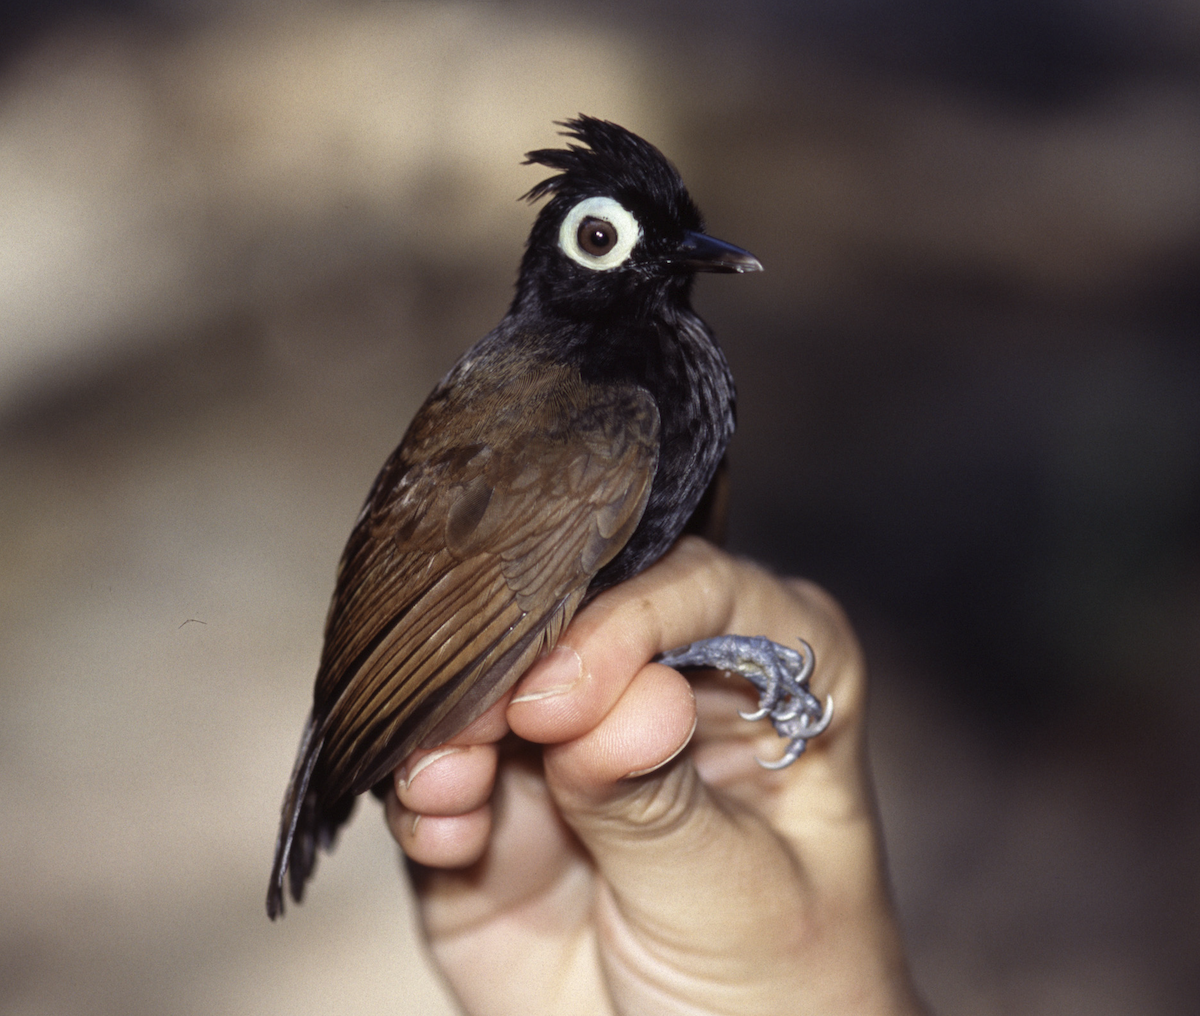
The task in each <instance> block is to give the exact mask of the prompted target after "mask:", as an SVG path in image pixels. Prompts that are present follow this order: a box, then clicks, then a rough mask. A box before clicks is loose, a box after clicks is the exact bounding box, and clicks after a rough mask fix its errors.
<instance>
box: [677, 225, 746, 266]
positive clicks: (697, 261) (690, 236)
mask: <svg viewBox="0 0 1200 1016" xmlns="http://www.w3.org/2000/svg"><path fill="white" fill-rule="evenodd" d="M672 260H674V261H677V262H678V263H680V264H683V265H686V266H687V267H688V268H690V269H692V271H694V272H739V273H740V272H761V271H762V264H761V263H760V262H759V260H758V258H756V257H755V256H754V255H753V254H751V253H750V252H749V251H748V250H742V248H741V247H735V246H734V245H733V244H731V243H726V242H725V241H724V240H718V239H717V238H716V237H714V236H709V235H708V234H706V233H693V232H690V231H689V232H687V233H685V234H684V236H683V241H682V242H681V243H680V244H679V246H678V247H677V248H676V254H675V257H674V258H673V259H672Z"/></svg>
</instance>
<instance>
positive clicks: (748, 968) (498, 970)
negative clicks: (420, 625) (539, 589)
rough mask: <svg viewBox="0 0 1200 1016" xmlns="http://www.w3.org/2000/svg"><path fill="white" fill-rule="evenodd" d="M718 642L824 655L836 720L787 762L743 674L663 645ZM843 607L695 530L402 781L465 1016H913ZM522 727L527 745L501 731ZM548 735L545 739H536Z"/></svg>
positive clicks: (441, 957) (419, 880) (423, 894)
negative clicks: (706, 668)
mask: <svg viewBox="0 0 1200 1016" xmlns="http://www.w3.org/2000/svg"><path fill="white" fill-rule="evenodd" d="M726 633H737V634H745V635H766V636H768V637H769V638H771V639H774V640H775V641H777V642H780V643H782V644H784V645H790V646H796V645H797V639H798V637H803V638H805V639H807V640H808V642H810V643H811V644H812V646H813V648H814V649H815V650H816V657H817V669H816V673H815V674H814V676H813V679H812V690H813V692H814V694H816V695H817V696H818V698H820V699H822V701H823V700H824V699H825V696H826V695H832V696H833V700H834V703H835V713H834V718H833V722H832V724H831V725H830V727H829V729H828V730H826V731H825V732H824V733H823V734H821V735H820V736H819V737H817V738H815V739H814V740H813V741H811V742H810V744H809V747H808V750H807V751H806V752H805V754H804V755H803V756H801V758H800V759H799V760H798V761H797V762H796V763H795V764H794V765H792V766H790V767H789V768H787V769H784V770H782V771H780V772H769V771H767V770H765V769H763V768H761V767H760V766H759V765H757V764H756V762H755V760H754V758H755V756H756V755H757V756H759V757H761V758H763V759H765V760H769V759H773V758H777V757H778V756H779V755H780V754H781V753H782V749H783V742H782V741H781V740H780V739H779V738H778V737H777V736H776V735H775V733H774V730H773V728H772V727H771V726H770V723H769V722H767V721H762V722H758V723H749V722H746V721H744V720H742V719H740V718H739V717H738V715H737V711H738V710H739V709H742V710H750V709H753V708H754V707H755V705H756V699H755V696H754V694H753V691H752V689H751V688H750V686H749V685H748V684H747V683H746V682H745V681H743V680H742V679H740V678H734V677H726V676H720V675H716V674H704V675H696V674H692V675H690V679H689V678H685V677H683V676H682V675H680V674H679V673H677V672H676V671H674V670H671V669H670V668H668V667H665V666H662V665H661V664H655V663H650V662H649V661H650V660H651V658H652V657H653V656H654V655H655V654H656V653H659V652H662V651H664V650H667V649H672V648H675V647H677V646H680V645H684V644H686V643H688V642H693V641H695V640H697V639H701V638H707V637H710V636H715V635H721V634H726ZM865 690H866V688H865V675H864V668H863V661H862V655H861V652H860V650H859V647H858V643H857V641H856V639H855V637H854V633H853V631H852V630H851V628H850V626H849V624H848V622H847V621H846V618H845V616H844V615H843V614H842V612H841V610H840V609H839V608H838V606H837V604H836V603H834V602H833V600H831V599H830V597H829V596H828V595H827V594H825V593H824V592H822V591H821V590H820V589H818V588H816V587H815V586H813V585H811V584H809V583H805V582H801V581H798V580H781V579H778V578H776V577H774V576H772V575H771V574H769V573H768V572H766V571H764V570H763V569H761V568H759V567H758V566H756V565H754V564H751V563H750V562H747V561H744V560H739V559H736V558H733V557H730V556H729V555H727V554H725V553H723V552H721V551H719V550H717V549H715V548H714V547H712V546H711V545H710V544H707V543H705V542H703V541H701V540H699V539H695V538H685V539H684V540H682V541H680V543H679V544H678V545H677V546H676V547H675V549H674V550H672V551H671V553H670V554H668V555H667V556H666V557H665V558H663V560H662V561H660V562H659V563H658V564H656V565H655V566H654V567H653V568H650V569H649V570H647V571H646V572H644V573H643V574H642V575H640V576H638V577H637V578H635V579H633V580H631V581H629V582H626V583H624V584H622V585H620V586H618V587H616V588H614V589H611V590H608V591H607V592H605V593H604V594H602V595H601V596H599V597H598V598H597V599H596V600H595V601H594V602H593V603H591V604H590V605H589V606H588V607H587V608H585V609H584V610H583V611H581V612H580V613H579V614H578V615H577V616H576V617H575V619H574V621H573V622H572V623H571V625H570V627H569V628H568V629H567V630H566V632H565V633H564V634H563V637H562V638H561V639H560V640H559V645H558V648H557V649H555V650H554V651H553V652H552V653H551V654H550V655H548V656H547V657H544V658H543V659H542V660H540V661H539V662H538V663H537V664H535V666H534V667H533V668H532V669H531V670H530V671H529V672H528V673H527V674H526V676H525V677H524V678H523V679H522V681H521V682H520V683H519V684H518V686H517V688H516V689H515V691H514V692H513V693H512V694H511V695H510V696H508V697H507V698H506V699H505V700H503V701H501V702H500V703H498V704H497V705H496V706H495V707H493V708H492V709H491V710H489V711H488V713H486V714H484V715H483V716H482V717H480V718H479V719H478V720H477V721H475V723H473V724H472V725H471V726H470V727H468V728H467V730H465V731H463V733H462V734H460V735H459V736H458V737H456V738H455V739H454V741H453V742H451V743H449V744H447V745H443V746H441V747H439V748H436V749H434V750H432V751H424V752H418V753H416V754H414V755H413V756H412V757H410V758H409V759H408V760H407V762H406V763H405V764H404V765H403V766H401V767H400V769H398V770H397V772H396V778H395V781H394V785H395V793H394V794H392V795H390V796H389V799H388V801H387V819H388V824H389V827H390V829H391V831H392V835H393V836H394V837H395V838H396V840H397V841H398V842H399V844H400V845H401V846H402V847H403V848H404V851H405V852H406V854H407V855H408V857H409V858H410V859H411V860H413V861H415V862H418V865H419V866H420V867H418V868H417V869H416V885H417V894H418V901H419V906H420V913H421V919H422V921H423V924H424V928H425V932H426V934H427V936H428V940H429V944H430V948H431V950H432V953H433V957H434V960H435V961H436V963H437V964H438V965H439V967H440V968H441V970H442V973H443V974H444V976H445V977H446V979H447V981H448V983H449V985H450V987H451V989H452V990H453V991H454V993H455V994H456V996H457V998H458V999H459V1002H460V1004H461V1005H462V1007H463V1008H464V1010H465V1011H466V1012H467V1013H470V1014H473V1016H490V1014H496V1016H501V1014H503V1016H510V1014H513V1013H519V1014H522V1016H541V1014H547V1016H548V1014H551V1013H554V1014H561V1013H572V1014H587V1016H591V1014H596V1016H599V1014H606V1016H616V1014H621V1016H644V1014H648V1013H654V1014H663V1016H670V1014H684V1013H686V1014H688V1016H700V1014H707V1013H713V1014H718V1013H719V1014H722V1016H735V1014H747V1016H750V1014H754V1016H761V1014H765V1013H788V1014H795V1016H801V1014H805V1013H814V1014H815V1013H822V1014H829V1013H854V1014H856V1016H872V1014H884V1013H887V1014H900V1013H905V1014H917V1013H921V1012H922V1011H923V1010H922V1008H921V1005H920V1003H919V1001H918V999H917V997H916V994H915V992H914V990H913V987H912V984H911V981H910V978H909V975H908V969H907V965H906V961H905V957H904V952H903V947H902V944H901V941H900V936H899V933H898V931H897V927H896V920H895V915H894V912H893V909H892V905H891V902H890V899H889V897H888V892H887V886H886V880H885V876H884V873H883V856H882V848H881V843H880V836H879V827H878V821H877V818H876V814H875V809H874V803H873V800H872V790H871V783H870V777H869V774H868V772H867V768H866V759H865V751H864V739H863V707H864V694H865ZM509 730H511V731H512V732H513V733H515V734H517V735H518V736H519V737H520V738H522V739H523V742H532V744H529V743H523V742H516V741H514V739H511V738H509V739H508V740H506V741H505V742H504V743H503V744H499V743H498V742H500V740H501V738H503V737H504V736H505V735H506V734H507V733H508V732H509ZM536 745H541V746H542V747H541V748H540V749H538V748H537V747H535V746H536Z"/></svg>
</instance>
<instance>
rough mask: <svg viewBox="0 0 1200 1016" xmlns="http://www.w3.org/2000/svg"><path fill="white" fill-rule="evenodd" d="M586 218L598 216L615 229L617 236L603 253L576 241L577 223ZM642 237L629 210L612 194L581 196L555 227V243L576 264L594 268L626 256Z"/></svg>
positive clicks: (602, 268)
mask: <svg viewBox="0 0 1200 1016" xmlns="http://www.w3.org/2000/svg"><path fill="white" fill-rule="evenodd" d="M586 219H599V220H600V221H601V222H603V223H607V224H608V225H609V226H611V227H612V228H613V229H614V230H616V234H617V239H616V242H615V243H614V244H613V245H612V247H611V248H610V249H609V250H607V251H606V252H605V253H603V254H599V255H597V254H590V253H588V252H587V251H586V250H584V249H583V247H581V246H580V244H579V232H580V227H581V226H583V223H584V221H585V220H586ZM641 238H642V227H641V226H639V225H638V221H637V219H635V218H634V217H633V216H632V215H630V214H629V210H628V209H627V208H625V207H624V206H623V205H622V204H621V203H620V202H618V201H615V200H614V199H612V198H585V199H584V200H583V201H580V202H579V204H577V205H576V206H575V207H574V208H572V209H571V210H570V211H569V212H567V215H566V218H564V219H563V221H562V225H561V226H560V227H559V230H558V246H559V247H561V248H562V252H563V253H564V254H566V255H567V257H569V258H570V259H571V260H572V261H574V262H575V263H576V264H580V265H583V267H584V268H590V269H592V271H595V272H607V271H610V270H611V269H613V268H617V267H619V266H620V265H622V264H624V263H625V262H626V260H628V258H629V255H630V253H631V252H632V251H633V248H634V247H635V246H636V245H637V242H638V241H639V240H640V239H641Z"/></svg>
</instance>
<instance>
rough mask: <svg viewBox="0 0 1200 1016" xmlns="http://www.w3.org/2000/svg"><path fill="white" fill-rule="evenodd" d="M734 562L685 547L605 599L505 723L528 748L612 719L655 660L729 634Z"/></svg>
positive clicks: (697, 543) (548, 659) (579, 620)
mask: <svg viewBox="0 0 1200 1016" xmlns="http://www.w3.org/2000/svg"><path fill="white" fill-rule="evenodd" d="M734 590H735V580H734V575H733V559H732V558H730V557H728V556H727V555H725V554H722V553H720V552H718V551H716V550H715V549H714V548H712V547H711V546H710V545H708V544H706V543H704V542H703V541H701V540H695V539H685V540H682V541H680V542H679V543H678V544H677V545H676V546H675V548H674V549H672V550H671V552H670V553H669V554H667V555H666V556H665V557H664V558H663V559H662V560H661V561H659V562H658V564H656V565H654V567H652V568H650V569H648V570H647V571H645V572H643V573H642V574H641V575H638V576H637V577H635V578H633V579H630V580H629V581H628V582H624V583H622V584H621V585H619V586H616V587H614V588H613V589H610V590H607V591H606V592H604V593H602V594H601V595H600V596H599V597H597V598H596V600H595V601H594V602H593V603H591V604H590V605H589V606H588V607H587V608H585V609H584V610H583V611H581V612H580V613H579V614H578V615H577V616H576V617H575V619H574V620H573V621H572V622H571V625H570V627H568V629H567V630H566V632H564V634H563V636H562V638H561V639H559V643H558V646H557V647H556V648H555V649H554V650H553V651H552V652H551V653H549V654H548V655H547V656H545V657H544V658H543V659H541V660H539V661H538V662H537V663H536V664H534V666H533V667H531V668H530V670H529V671H528V673H527V674H526V675H525V677H524V678H523V679H522V681H521V683H520V684H519V685H518V686H517V690H516V694H515V695H514V696H513V699H512V703H511V705H510V706H509V709H508V713H507V718H508V722H509V724H510V725H511V726H512V729H513V730H514V731H515V732H516V733H517V734H519V735H520V736H521V737H524V738H526V739H527V740H531V741H537V742H540V743H543V744H547V743H554V742H560V741H566V740H570V739H573V738H576V737H579V736H581V735H582V734H583V733H585V732H586V731H587V730H590V729H591V728H593V727H594V726H596V724H597V723H599V721H600V720H601V719H602V718H603V717H604V716H605V715H606V714H607V713H608V711H609V710H610V709H612V707H613V706H614V704H615V703H616V702H617V700H618V699H619V698H620V696H621V695H622V694H623V693H624V691H625V689H626V687H627V686H628V685H629V682H630V681H631V680H632V679H633V677H634V675H635V674H637V673H638V671H639V670H640V669H641V668H642V666H643V665H645V663H646V662H647V661H648V660H650V658H651V657H653V656H654V655H655V654H657V653H659V652H662V651H664V650H666V649H671V648H674V647H675V646H679V645H684V644H686V643H687V642H692V641H695V640H696V639H699V638H703V637H705V636H707V635H715V634H720V633H721V632H722V631H724V630H725V627H726V626H727V624H728V621H729V618H730V615H731V613H732V609H733V595H734Z"/></svg>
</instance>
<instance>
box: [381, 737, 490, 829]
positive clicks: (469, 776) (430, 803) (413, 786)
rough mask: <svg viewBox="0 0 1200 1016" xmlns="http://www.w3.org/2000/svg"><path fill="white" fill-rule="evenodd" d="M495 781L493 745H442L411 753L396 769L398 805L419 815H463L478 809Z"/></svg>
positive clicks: (395, 779) (395, 782) (485, 799)
mask: <svg viewBox="0 0 1200 1016" xmlns="http://www.w3.org/2000/svg"><path fill="white" fill-rule="evenodd" d="M495 779H496V748H495V745H491V744H481V745H453V744H444V745H442V746H441V747H439V748H434V749H433V750H431V751H416V752H413V754H412V755H410V756H409V757H408V758H407V759H406V760H405V762H404V764H403V765H401V766H400V768H399V769H397V770H396V773H395V778H394V781H393V783H394V787H395V792H396V796H397V797H398V798H399V799H400V803H401V804H402V805H404V807H405V808H407V809H408V810H409V811H412V812H416V813H420V814H422V815H443V816H449V815H463V814H466V813H467V812H469V811H474V810H475V809H476V808H478V807H480V806H481V805H482V804H483V803H484V802H485V801H487V799H488V797H489V796H490V795H491V793H492V787H493V785H494V783H495Z"/></svg>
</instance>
